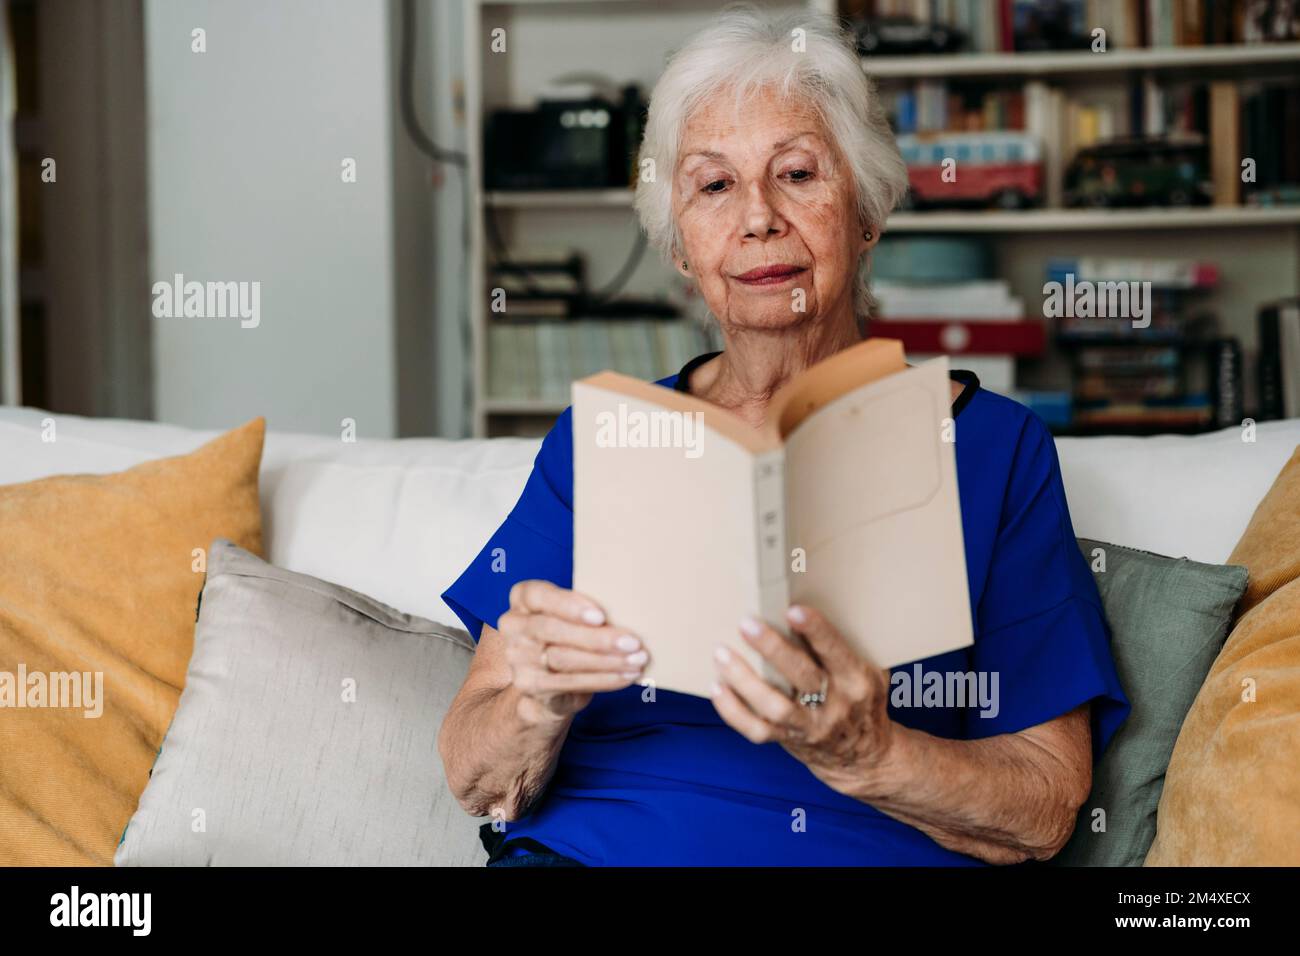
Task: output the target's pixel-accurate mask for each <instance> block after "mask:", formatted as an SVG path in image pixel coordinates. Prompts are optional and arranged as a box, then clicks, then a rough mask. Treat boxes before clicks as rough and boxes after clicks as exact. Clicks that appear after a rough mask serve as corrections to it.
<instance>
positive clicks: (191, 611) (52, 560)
mask: <svg viewBox="0 0 1300 956" xmlns="http://www.w3.org/2000/svg"><path fill="white" fill-rule="evenodd" d="M264 431H265V422H264V420H263V419H260V418H259V419H256V420H254V421H252V422H249V423H248V424H246V425H244V426H242V427H240V428H237V429H235V430H234V431H231V432H228V433H227V434H225V435H222V436H221V437H220V438H217V439H215V440H213V441H211V442H209V443H208V444H206V445H204V446H203V447H202V448H200V449H198V450H197V451H195V452H193V453H192V454H189V455H184V456H181V457H177V458H166V459H162V460H159V461H151V462H146V463H145V464H142V465H139V466H137V467H135V468H132V469H130V470H128V471H124V472H120V473H118V474H113V475H61V476H58V477H53V478H44V479H41V480H40V481H32V482H27V483H25V484H20V485H7V486H0V865H35V866H64V865H105V866H111V865H112V862H113V851H114V849H115V848H116V847H117V844H118V841H119V840H120V839H121V836H122V830H123V828H125V826H126V823H127V821H128V820H129V819H130V817H131V814H132V812H133V811H134V810H135V806H136V801H137V800H138V798H139V796H140V794H141V792H142V791H143V790H144V787H145V784H146V783H147V782H148V780H149V770H150V768H151V767H152V766H153V761H154V758H155V757H156V756H157V753H158V748H159V746H160V745H161V744H162V739H163V736H164V734H165V733H166V731H167V727H168V724H169V723H170V721H171V718H172V713H173V712H174V711H175V709H176V703H177V700H178V699H179V697H180V692H181V688H182V686H183V684H184V682H185V671H186V667H187V665H188V663H189V659H190V651H191V649H192V647H193V641H194V618H195V607H196V603H197V600H198V596H199V591H200V590H201V588H202V586H203V577H204V576H203V571H202V566H201V565H200V567H199V570H197V571H196V570H195V569H194V568H195V562H196V559H195V556H194V554H193V552H194V550H195V549H203V553H204V554H205V555H206V549H207V548H208V546H209V545H210V544H211V542H212V541H213V539H214V538H223V537H224V538H229V539H230V540H232V541H234V542H236V543H237V544H238V545H239V546H240V547H243V548H246V549H248V550H249V551H252V552H254V553H257V554H260V553H261V547H262V517H261V511H260V510H259V507H258V498H257V472H258V467H259V465H260V463H261V459H262V438H263V434H264ZM24 673H25V677H26V679H25V681H23V682H22V685H23V686H19V683H20V682H19V680H18V678H19V676H20V675H21V674H24ZM83 673H88V674H89V675H91V676H90V677H89V679H88V680H86V681H85V682H84V683H83V682H82V681H80V680H79V681H77V682H76V687H77V688H78V689H83V688H85V689H89V690H90V691H91V692H92V693H93V692H94V688H95V683H96V678H95V677H94V675H95V674H96V673H100V674H102V675H103V676H102V688H103V690H102V696H101V697H100V699H99V701H98V704H99V706H102V713H101V714H100V715H99V716H97V717H94V716H87V715H86V713H87V711H88V710H89V711H91V712H92V713H93V711H94V710H95V709H97V707H96V706H93V705H92V706H91V707H87V706H85V705H86V704H87V703H91V702H89V701H87V700H84V699H83V700H82V701H80V703H81V705H82V706H80V707H66V706H63V707H52V706H48V704H53V703H59V704H66V703H68V702H69V701H70V700H73V699H75V698H73V697H72V696H71V694H72V693H73V685H72V684H70V683H63V684H62V686H61V687H60V688H58V689H60V690H62V692H63V693H62V694H61V695H59V699H58V700H54V699H52V698H53V696H54V695H53V694H48V695H47V701H46V702H47V706H33V705H34V704H37V703H39V702H40V699H39V697H37V696H36V694H37V693H38V692H39V690H40V687H41V685H42V684H45V685H47V686H48V687H49V688H51V689H54V688H56V685H57V684H58V683H60V682H56V681H51V680H49V675H51V674H83ZM6 694H7V695H8V698H6Z"/></svg>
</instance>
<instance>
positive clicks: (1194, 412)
mask: <svg viewBox="0 0 1300 956" xmlns="http://www.w3.org/2000/svg"><path fill="white" fill-rule="evenodd" d="M1047 280H1048V283H1050V284H1054V285H1055V287H1056V289H1057V290H1058V292H1059V295H1058V298H1059V302H1058V303H1057V304H1056V305H1055V306H1054V307H1053V308H1052V309H1051V310H1049V311H1050V313H1051V314H1052V316H1053V318H1055V320H1056V323H1057V324H1056V341H1057V344H1058V345H1059V346H1061V347H1062V348H1065V349H1067V350H1068V351H1069V353H1070V356H1071V359H1072V365H1073V407H1074V416H1073V422H1072V425H1073V426H1074V427H1075V428H1078V429H1096V430H1117V429H1122V430H1127V431H1161V430H1196V429H1199V428H1205V427H1209V426H1210V425H1211V424H1213V423H1214V422H1215V420H1216V407H1217V406H1216V394H1218V395H1219V400H1218V402H1217V404H1224V405H1225V406H1226V405H1227V404H1228V403H1231V404H1232V405H1233V408H1232V409H1231V410H1229V409H1227V408H1226V407H1225V409H1224V414H1225V415H1229V414H1237V409H1238V405H1239V399H1240V387H1239V382H1233V383H1227V384H1223V383H1219V385H1220V386H1221V387H1219V386H1216V385H1215V383H1214V382H1211V385H1210V388H1208V389H1201V390H1192V389H1190V388H1189V382H1191V380H1192V378H1193V376H1194V374H1195V373H1197V372H1199V371H1200V366H1199V365H1197V366H1196V367H1195V368H1193V367H1192V363H1193V359H1194V358H1195V357H1198V356H1203V355H1204V354H1205V352H1206V350H1207V348H1209V346H1210V345H1211V326H1212V319H1211V317H1209V316H1207V315H1205V314H1203V313H1198V312H1196V311H1195V310H1194V309H1193V305H1194V301H1195V300H1194V296H1195V295H1196V293H1199V292H1203V291H1205V290H1208V289H1211V288H1213V287H1214V286H1215V285H1216V284H1217V282H1218V269H1217V267H1215V266H1214V264H1212V263H1206V262H1197V261H1193V260H1184V259H1134V258H1115V259H1107V258H1079V259H1052V260H1050V261H1049V262H1048V266H1047ZM1148 283H1149V285H1148ZM1054 294H1057V293H1054ZM1117 306H1118V308H1117ZM1209 359H1210V361H1211V362H1214V361H1216V360H1217V359H1216V356H1215V355H1213V354H1211V355H1210V356H1209ZM1216 388H1217V392H1216V391H1215V389H1216Z"/></svg>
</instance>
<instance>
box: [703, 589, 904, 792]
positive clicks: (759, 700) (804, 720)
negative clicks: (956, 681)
mask: <svg viewBox="0 0 1300 956" xmlns="http://www.w3.org/2000/svg"><path fill="white" fill-rule="evenodd" d="M786 620H787V621H788V622H789V624H790V628H791V630H793V631H794V632H795V633H797V634H799V635H801V636H802V637H803V638H804V640H805V641H806V642H807V643H808V646H809V647H810V648H811V651H812V653H811V654H809V653H808V652H807V651H805V650H804V649H803V648H801V647H798V646H796V644H795V643H794V642H793V641H790V640H787V639H786V638H785V637H783V636H782V635H781V634H779V633H778V632H777V631H776V630H774V629H773V628H772V627H770V626H769V625H767V624H766V623H764V622H762V621H757V620H753V619H746V620H745V621H742V622H741V624H740V633H741V636H742V638H743V639H744V640H745V641H746V643H748V644H749V646H750V647H752V648H754V649H755V650H756V651H758V653H759V654H761V655H762V656H763V657H764V658H766V659H767V661H768V662H769V663H770V664H771V665H772V666H773V667H774V668H775V669H776V670H777V671H779V672H780V673H781V674H782V675H784V677H785V679H786V680H787V681H789V683H790V685H791V687H793V688H794V696H793V697H790V696H787V695H786V694H784V693H782V692H781V691H780V690H778V689H776V688H775V687H773V686H772V685H771V684H769V683H768V682H767V681H766V680H764V679H763V678H762V677H761V676H760V675H759V674H758V673H756V672H755V670H754V668H752V667H751V666H750V665H749V663H748V662H747V661H746V660H745V659H744V658H743V657H741V655H739V654H737V653H735V652H734V651H731V650H729V649H727V648H726V647H725V646H723V645H718V652H717V654H716V661H717V667H718V681H717V684H716V686H715V690H714V694H713V704H714V706H715V707H716V708H717V710H718V713H719V714H720V715H721V716H722V719H723V720H725V721H726V722H727V723H728V724H729V725H731V727H733V728H734V729H735V730H737V731H738V732H739V733H741V734H742V735H744V736H745V737H746V738H747V739H749V740H751V741H753V742H754V743H768V742H770V741H775V742H777V743H779V744H781V746H783V747H784V748H785V749H786V750H788V751H789V752H790V753H791V754H793V755H794V757H795V758H797V759H798V760H799V761H800V762H802V763H803V764H805V765H806V766H807V767H808V769H809V770H811V771H812V772H813V773H814V774H815V775H816V776H817V777H818V778H819V779H820V780H821V781H822V782H823V783H825V784H826V785H827V786H830V787H831V788H833V789H836V790H840V791H841V792H846V790H847V788H849V787H852V788H854V789H855V790H860V789H861V787H862V783H863V778H864V774H867V775H870V774H872V772H873V771H878V770H880V769H881V768H882V767H883V765H884V763H885V760H886V758H887V756H888V754H889V749H890V745H891V743H892V741H893V739H894V732H895V724H894V722H893V721H892V720H891V719H890V718H889V714H888V710H887V705H888V701H889V672H888V671H886V670H882V669H881V668H879V667H876V666H874V665H872V664H871V663H869V662H868V661H865V660H863V659H862V658H861V657H859V656H858V654H857V652H856V651H854V650H853V648H852V647H850V646H849V644H848V642H847V641H846V640H845V639H844V637H843V636H842V635H841V634H840V632H839V631H838V630H836V628H835V627H834V626H833V625H832V624H831V623H830V622H829V621H827V620H826V618H825V617H823V616H822V615H821V614H820V613H819V612H818V611H816V610H814V609H812V608H810V607H806V606H804V605H796V606H794V607H791V608H790V609H789V611H788V612H787V614H786ZM823 688H824V689H825V701H824V702H823V703H820V704H816V705H815V706H810V705H808V704H803V703H800V701H799V698H800V697H801V696H802V695H805V694H810V695H817V694H819V693H821V692H822V690H823Z"/></svg>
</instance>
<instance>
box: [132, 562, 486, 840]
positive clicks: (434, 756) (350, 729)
mask: <svg viewBox="0 0 1300 956" xmlns="http://www.w3.org/2000/svg"><path fill="white" fill-rule="evenodd" d="M473 654H474V645H473V642H472V641H471V640H470V639H469V636H468V635H467V634H465V632H464V631H461V630H458V629H452V628H449V627H445V626H443V625H440V624H434V623H432V622H431V621H426V620H424V619H422V618H417V617H410V616H408V615H406V614H402V613H401V612H399V611H395V610H393V609H392V608H390V607H387V606H386V605H383V604H380V603H379V602H378V601H375V600H372V599H371V598H368V597H366V596H364V595H362V594H358V593H356V592H355V591H349V590H347V589H346V588H342V587H339V586H337V585H333V584H328V583H326V582H324V581H321V580H319V579H317V578H312V577H308V576H306V575H303V574H295V573H293V572H290V571H285V570H283V569H281V568H277V567H274V566H273V565H270V564H267V563H266V562H264V561H262V560H261V559H259V558H257V557H254V556H253V555H251V554H249V553H248V552H247V551H243V550H241V549H239V548H237V547H235V546H233V545H231V544H230V543H229V542H224V541H218V542H216V543H214V544H213V546H212V548H211V554H210V557H209V564H208V578H207V583H206V584H205V585H204V589H203V595H202V601H201V604H200V612H199V621H198V626H197V628H196V631H195V638H194V655H193V657H192V659H191V660H190V667H189V673H188V675H187V677H186V686H185V692H184V694H183V695H182V696H181V701H180V706H179V708H178V709H177V711H176V717H175V719H174V720H173V722H172V726H171V728H170V729H169V730H168V732H167V737H166V739H165V740H164V741H163V745H162V752H161V754H160V755H159V757H158V760H157V762H156V763H155V765H154V768H153V775H152V778H151V780H150V782H149V785H148V787H147V788H146V789H145V792H144V795H143V796H142V797H141V799H140V806H139V809H138V810H137V811H136V814H135V816H133V817H132V818H131V823H130V825H129V826H128V827H127V830H126V835H125V837H124V839H123V842H122V845H121V847H120V848H119V849H118V851H117V856H116V859H115V862H116V863H117V864H118V865H119V866H126V865H145V866H176V865H180V866H208V865H211V866H225V865H233V866H287V865H310V866H358V865H374V866H405V865H409V866H416V865H423V866H428V865H441V866H466V865H481V864H482V863H483V861H484V859H485V855H484V851H483V849H482V847H481V846H480V844H479V841H478V837H477V824H478V821H476V820H475V819H474V818H472V817H470V816H469V815H468V814H466V813H465V812H464V811H463V810H462V809H461V807H460V805H459V804H457V803H456V801H455V799H454V798H453V797H452V795H451V793H450V792H449V791H448V789H447V785H446V781H445V779H444V777H443V771H442V760H441V758H440V757H439V754H438V750H437V737H438V727H439V725H440V724H441V722H442V718H443V715H444V713H445V712H446V710H447V707H448V705H449V704H450V703H451V700H452V697H453V696H455V694H456V692H457V690H458V689H459V688H460V685H461V683H462V682H463V681H464V678H465V673H466V671H467V669H468V668H469V664H470V660H471V659H472V657H473Z"/></svg>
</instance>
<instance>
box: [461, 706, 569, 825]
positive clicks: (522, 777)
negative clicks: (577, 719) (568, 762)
mask: <svg viewBox="0 0 1300 956" xmlns="http://www.w3.org/2000/svg"><path fill="white" fill-rule="evenodd" d="M521 698H522V695H521V694H520V693H519V692H518V691H517V690H515V689H514V687H512V686H506V687H485V688H481V689H478V690H469V691H467V692H466V693H464V694H463V695H462V696H461V697H460V699H459V700H457V701H456V703H454V704H453V705H452V707H451V709H450V710H448V712H447V716H446V718H445V719H444V720H443V722H442V728H441V729H440V731H439V733H438V749H439V750H440V751H441V752H442V759H443V766H444V768H445V769H446V773H447V783H448V786H449V787H450V788H451V791H452V793H453V794H454V795H455V796H456V799H457V800H458V801H459V803H460V805H461V806H462V807H464V808H465V810H466V811H467V812H469V813H472V814H474V815H475V816H491V817H493V818H494V819H503V820H516V819H518V818H519V817H521V816H523V815H524V813H525V812H527V810H528V808H529V806H531V805H532V803H533V801H534V800H536V799H537V797H538V795H539V794H541V792H542V791H543V790H545V789H546V785H547V783H549V782H550V779H551V775H552V774H553V773H554V772H555V763H556V759H557V758H558V756H559V753H560V748H561V747H562V746H563V745H564V738H565V736H566V735H567V734H568V732H569V725H570V724H571V723H572V722H573V716H572V715H568V716H565V717H550V716H545V715H542V714H535V713H533V712H532V709H531V708H528V707H526V706H522V700H521Z"/></svg>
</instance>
